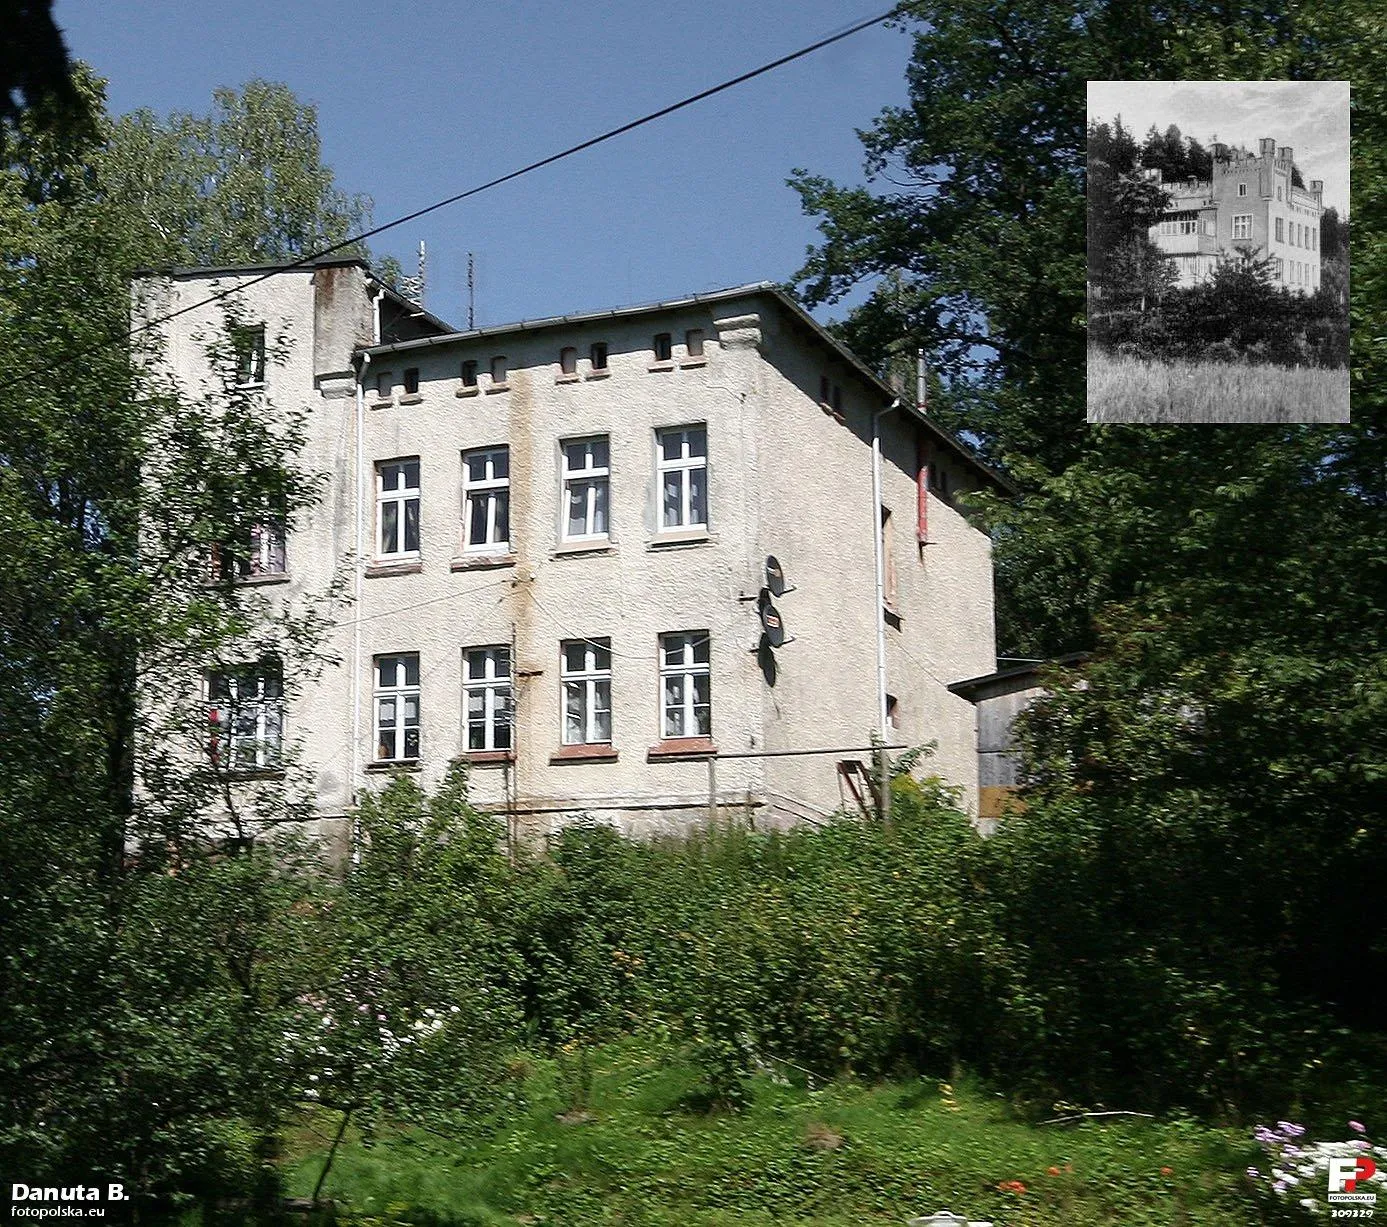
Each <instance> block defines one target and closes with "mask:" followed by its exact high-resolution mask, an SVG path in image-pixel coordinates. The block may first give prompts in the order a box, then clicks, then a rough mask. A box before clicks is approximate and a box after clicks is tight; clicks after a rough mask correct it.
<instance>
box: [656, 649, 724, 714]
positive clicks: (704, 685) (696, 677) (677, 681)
mask: <svg viewBox="0 0 1387 1227" xmlns="http://www.w3.org/2000/svg"><path fill="white" fill-rule="evenodd" d="M660 694H661V705H662V707H663V711H664V717H663V720H662V723H661V730H662V731H661V733H660V736H661V737H663V738H666V739H668V738H671V737H711V736H712V735H713V706H712V703H713V700H712V676H711V666H710V664H709V641H708V632H707V631H681V632H679V633H678V634H673V635H661V636H660Z"/></svg>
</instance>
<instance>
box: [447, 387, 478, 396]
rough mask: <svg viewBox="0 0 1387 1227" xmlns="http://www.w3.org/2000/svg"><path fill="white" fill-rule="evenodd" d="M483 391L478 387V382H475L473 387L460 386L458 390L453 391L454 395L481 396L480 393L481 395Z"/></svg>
mask: <svg viewBox="0 0 1387 1227" xmlns="http://www.w3.org/2000/svg"><path fill="white" fill-rule="evenodd" d="M481 392H482V390H481V388H479V387H477V385H476V384H473V385H472V386H471V387H469V388H459V389H458V390H457V391H456V392H454V393H453V395H454V396H480V395H481Z"/></svg>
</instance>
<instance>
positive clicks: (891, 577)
mask: <svg viewBox="0 0 1387 1227" xmlns="http://www.w3.org/2000/svg"><path fill="white" fill-rule="evenodd" d="M881 562H882V583H883V587H882V596H883V598H884V599H885V601H886V603H887V604H888V605H890V606H892V607H894V606H895V604H896V595H897V593H896V522H895V520H894V519H893V518H892V516H891V509H890V508H889V507H883V508H882V509H881Z"/></svg>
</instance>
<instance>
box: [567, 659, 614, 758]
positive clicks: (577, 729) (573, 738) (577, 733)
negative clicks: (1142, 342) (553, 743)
mask: <svg viewBox="0 0 1387 1227" xmlns="http://www.w3.org/2000/svg"><path fill="white" fill-rule="evenodd" d="M560 663H561V669H560V673H561V676H562V682H563V743H564V745H566V746H581V745H591V744H594V743H597V744H604V743H605V744H610V743H611V740H612V641H611V640H610V639H572V640H567V641H566V642H565V643H564V644H563V645H562V649H561V653H560Z"/></svg>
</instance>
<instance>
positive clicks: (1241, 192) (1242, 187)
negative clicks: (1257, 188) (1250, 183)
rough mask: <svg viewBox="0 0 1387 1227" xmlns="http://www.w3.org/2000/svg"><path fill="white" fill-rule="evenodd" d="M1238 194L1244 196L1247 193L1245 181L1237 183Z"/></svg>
mask: <svg viewBox="0 0 1387 1227" xmlns="http://www.w3.org/2000/svg"><path fill="white" fill-rule="evenodd" d="M1238 195H1239V196H1246V195H1247V184H1246V183H1240V184H1238Z"/></svg>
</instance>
